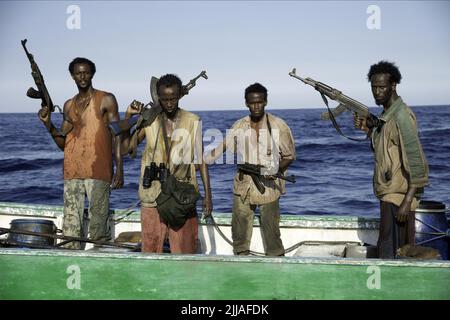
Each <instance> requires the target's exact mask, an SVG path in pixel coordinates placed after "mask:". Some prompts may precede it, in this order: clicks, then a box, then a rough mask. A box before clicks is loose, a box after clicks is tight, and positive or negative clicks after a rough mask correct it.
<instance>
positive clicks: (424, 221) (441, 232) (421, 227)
mask: <svg viewBox="0 0 450 320" xmlns="http://www.w3.org/2000/svg"><path fill="white" fill-rule="evenodd" d="M415 226H416V238H415V240H416V245H418V246H424V247H431V248H434V249H437V250H438V251H439V253H440V254H441V257H442V259H443V260H448V254H449V236H450V230H449V229H448V223H447V218H446V216H445V204H443V203H441V202H437V201H423V200H422V201H420V204H419V206H418V208H417V209H416V224H415Z"/></svg>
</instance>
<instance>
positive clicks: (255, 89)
mask: <svg viewBox="0 0 450 320" xmlns="http://www.w3.org/2000/svg"><path fill="white" fill-rule="evenodd" d="M249 93H262V94H264V100H267V89H266V87H264V86H263V85H262V84H260V83H258V82H255V83H254V84H252V85H249V86H248V87H247V88H246V89H245V95H244V97H245V99H246V100H247V95H248V94H249Z"/></svg>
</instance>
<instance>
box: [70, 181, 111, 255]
mask: <svg viewBox="0 0 450 320" xmlns="http://www.w3.org/2000/svg"><path fill="white" fill-rule="evenodd" d="M109 193H110V187H109V183H108V182H105V181H102V180H96V179H70V180H64V209H63V210H64V218H63V227H62V229H63V233H64V235H65V236H71V237H84V236H85V234H86V232H85V230H84V201H85V198H86V195H87V198H88V201H89V208H88V214H89V238H90V239H92V240H99V241H108V240H110V239H111V230H109V227H108V214H109ZM82 246H84V245H82V244H81V243H80V242H75V241H72V242H69V243H68V244H66V245H64V247H65V248H68V249H81V248H82Z"/></svg>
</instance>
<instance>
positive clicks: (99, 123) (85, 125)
mask: <svg viewBox="0 0 450 320" xmlns="http://www.w3.org/2000/svg"><path fill="white" fill-rule="evenodd" d="M69 71H70V74H71V76H72V79H73V80H74V81H75V84H76V85H77V88H78V94H76V95H75V96H74V97H73V98H71V99H69V100H67V101H66V103H65V104H64V120H63V123H62V125H61V130H60V132H58V130H57V129H56V128H55V126H54V125H53V124H52V122H51V112H49V110H48V107H46V106H44V107H43V108H42V109H41V110H40V111H39V114H38V115H39V118H40V119H41V121H42V122H43V123H44V125H45V126H46V128H47V130H48V131H49V133H50V134H51V136H52V138H53V140H54V141H55V143H56V144H57V146H58V147H59V148H60V149H61V150H62V151H64V220H63V232H64V235H65V236H74V237H82V236H83V235H84V230H83V213H84V201H85V196H86V195H87V197H88V200H89V217H90V224H89V234H90V238H91V239H92V240H100V241H107V240H110V238H111V236H110V232H109V229H108V225H107V222H108V214H109V194H110V189H111V188H112V189H117V188H121V187H122V186H123V163H122V156H121V154H120V143H121V141H120V136H119V137H116V138H115V139H113V136H112V134H111V133H110V131H109V128H108V124H109V123H110V122H112V121H118V120H119V112H118V106H117V101H116V98H115V97H114V95H113V94H111V93H108V92H104V91H100V90H97V89H94V88H93V87H92V78H93V77H94V74H95V71H96V69H95V64H94V63H93V62H92V61H90V60H88V59H86V58H75V59H74V60H73V61H72V62H71V63H70V64H69ZM113 145H114V154H115V162H116V171H115V174H114V175H113V171H114V170H113V161H112V155H113V150H112V149H113ZM65 247H66V248H71V249H80V248H81V244H80V243H79V242H70V243H68V244H67V245H66V246H65Z"/></svg>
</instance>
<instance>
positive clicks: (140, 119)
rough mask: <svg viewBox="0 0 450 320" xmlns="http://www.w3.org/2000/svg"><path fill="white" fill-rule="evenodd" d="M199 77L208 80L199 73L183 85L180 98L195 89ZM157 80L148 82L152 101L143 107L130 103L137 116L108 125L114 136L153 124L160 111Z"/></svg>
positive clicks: (153, 79)
mask: <svg viewBox="0 0 450 320" xmlns="http://www.w3.org/2000/svg"><path fill="white" fill-rule="evenodd" d="M200 77H202V78H205V79H208V76H207V75H206V71H202V72H200V74H199V75H198V76H196V77H195V78H194V79H192V80H191V81H189V82H188V83H187V84H186V85H183V87H182V93H181V97H183V96H185V95H187V94H189V90H191V89H192V88H193V87H195V85H196V82H197V80H198V79H199V78H200ZM158 80H159V79H158V78H156V77H152V79H151V81H150V94H151V96H152V101H150V102H149V103H147V104H146V105H145V106H144V104H143V103H142V102H139V101H137V100H133V102H131V106H132V107H133V108H134V109H136V110H140V112H139V113H138V114H136V115H135V116H133V117H131V118H130V119H124V120H120V121H115V122H111V123H110V124H109V127H110V129H111V131H112V132H113V134H114V135H116V136H117V135H119V134H121V133H122V132H124V131H128V130H130V129H131V128H132V127H133V126H135V125H136V130H137V129H140V128H142V127H145V126H148V125H150V124H152V123H153V121H154V120H155V119H156V117H157V116H158V114H159V113H160V112H161V111H162V109H161V106H160V105H159V98H158V92H157V88H156V83H157V82H158ZM149 106H150V107H149Z"/></svg>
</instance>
